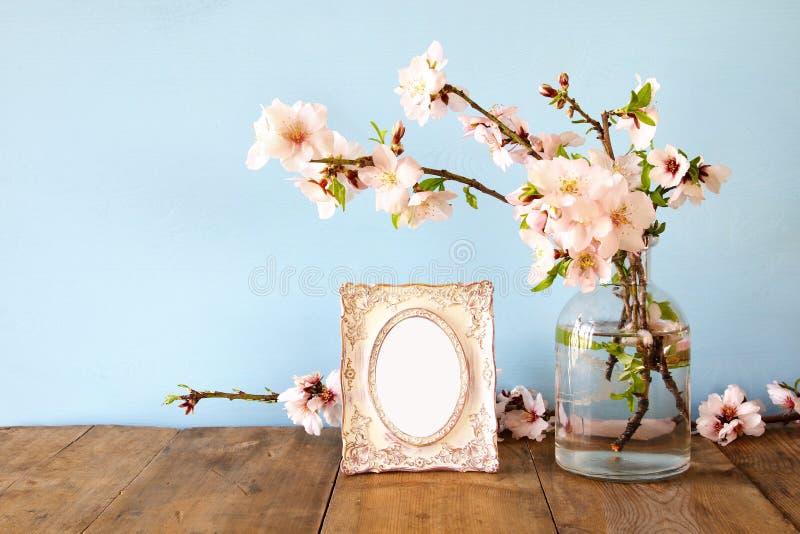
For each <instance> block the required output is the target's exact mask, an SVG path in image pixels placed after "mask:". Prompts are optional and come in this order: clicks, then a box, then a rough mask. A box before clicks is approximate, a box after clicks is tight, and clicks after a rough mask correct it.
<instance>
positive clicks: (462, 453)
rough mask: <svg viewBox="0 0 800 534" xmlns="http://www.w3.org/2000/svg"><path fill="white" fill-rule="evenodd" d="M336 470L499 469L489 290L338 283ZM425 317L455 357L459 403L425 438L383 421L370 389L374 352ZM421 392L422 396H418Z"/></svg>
mask: <svg viewBox="0 0 800 534" xmlns="http://www.w3.org/2000/svg"><path fill="white" fill-rule="evenodd" d="M339 292H340V294H341V297H342V392H343V402H344V407H343V410H344V413H343V419H342V444H343V450H342V472H343V473H345V474H355V473H364V472H381V471H423V470H437V469H445V470H457V471H487V472H495V471H497V467H498V461H497V421H496V419H495V416H494V401H495V398H494V397H495V374H496V371H495V363H494V319H493V310H492V292H493V288H492V284H491V282H488V281H483V282H476V283H472V284H446V285H423V284H409V285H400V286H393V285H384V284H378V285H366V284H351V283H348V284H344V285H343V286H342V287H341V288H340V291H339ZM408 317H424V318H426V319H429V320H431V321H433V322H434V323H436V324H437V326H439V327H440V328H441V329H442V330H443V331H444V332H445V333H446V334H447V336H448V338H450V341H451V342H452V343H453V346H454V348H455V350H456V354H457V357H458V359H459V369H460V380H461V386H460V388H459V396H458V401H457V403H456V408H455V409H454V411H453V413H452V415H451V417H450V419H449V420H448V421H447V422H446V423H445V424H444V425H443V426H442V428H440V429H439V430H437V431H436V432H434V433H433V434H431V435H429V436H424V437H419V436H410V435H408V434H405V433H404V432H402V431H400V430H399V429H398V428H396V427H395V425H394V424H393V423H392V422H391V421H390V420H389V419H388V418H387V417H386V416H385V414H384V413H383V409H382V407H381V404H380V400H379V398H378V395H377V394H376V389H375V387H376V386H375V369H376V363H377V354H378V351H379V350H380V346H381V344H382V343H383V340H384V339H385V338H386V335H387V334H388V333H389V331H391V329H392V327H394V326H395V325H397V324H398V323H399V322H400V321H402V320H403V319H406V318H408ZM420 394H423V392H420Z"/></svg>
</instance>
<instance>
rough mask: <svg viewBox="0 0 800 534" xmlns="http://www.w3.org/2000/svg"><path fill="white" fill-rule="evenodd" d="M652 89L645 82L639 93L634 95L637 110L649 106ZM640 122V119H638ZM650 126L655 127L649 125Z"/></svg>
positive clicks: (648, 83)
mask: <svg viewBox="0 0 800 534" xmlns="http://www.w3.org/2000/svg"><path fill="white" fill-rule="evenodd" d="M652 95H653V88H652V87H651V86H650V82H647V83H646V84H644V85H643V86H642V88H641V89H639V93H638V94H637V95H636V101H637V102H636V103H637V104H638V106H639V108H646V107H647V106H649V105H650V101H651V100H652V99H653V96H652ZM639 120H641V119H639ZM651 126H655V125H654V124H651Z"/></svg>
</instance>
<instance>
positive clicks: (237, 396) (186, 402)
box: [164, 384, 278, 415]
mask: <svg viewBox="0 0 800 534" xmlns="http://www.w3.org/2000/svg"><path fill="white" fill-rule="evenodd" d="M179 387H182V388H184V389H188V390H189V393H187V394H185V395H167V398H166V399H165V400H164V404H165V405H169V404H172V403H173V402H175V401H177V400H182V401H183V403H181V404H180V405H179V407H180V408H185V409H186V415H188V414H190V413H192V412H193V411H194V407H195V406H197V403H198V402H200V401H201V400H202V399H228V400H231V401H233V400H246V401H253V402H265V403H268V404H271V403H275V402H278V394H277V393H275V392H274V391H272V390H271V389H269V388H265V389H266V390H267V393H266V394H262V395H259V394H257V393H245V392H244V391H239V390H238V389H234V390H233V391H232V392H227V391H197V390H196V389H194V388H190V387H189V386H185V385H183V384H180V385H179Z"/></svg>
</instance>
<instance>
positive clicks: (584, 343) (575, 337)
mask: <svg viewBox="0 0 800 534" xmlns="http://www.w3.org/2000/svg"><path fill="white" fill-rule="evenodd" d="M556 343H559V344H561V345H564V346H565V347H576V348H578V349H581V350H603V345H604V344H603V343H597V342H596V341H592V338H591V336H582V335H580V334H579V333H578V332H576V331H574V330H571V329H569V328H563V327H560V326H556Z"/></svg>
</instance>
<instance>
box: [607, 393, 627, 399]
mask: <svg viewBox="0 0 800 534" xmlns="http://www.w3.org/2000/svg"><path fill="white" fill-rule="evenodd" d="M610 396H611V398H612V399H614V400H622V399H627V398H628V397H629V396H630V393H628V392H627V391H626V392H624V393H612V394H611V395H610Z"/></svg>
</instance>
